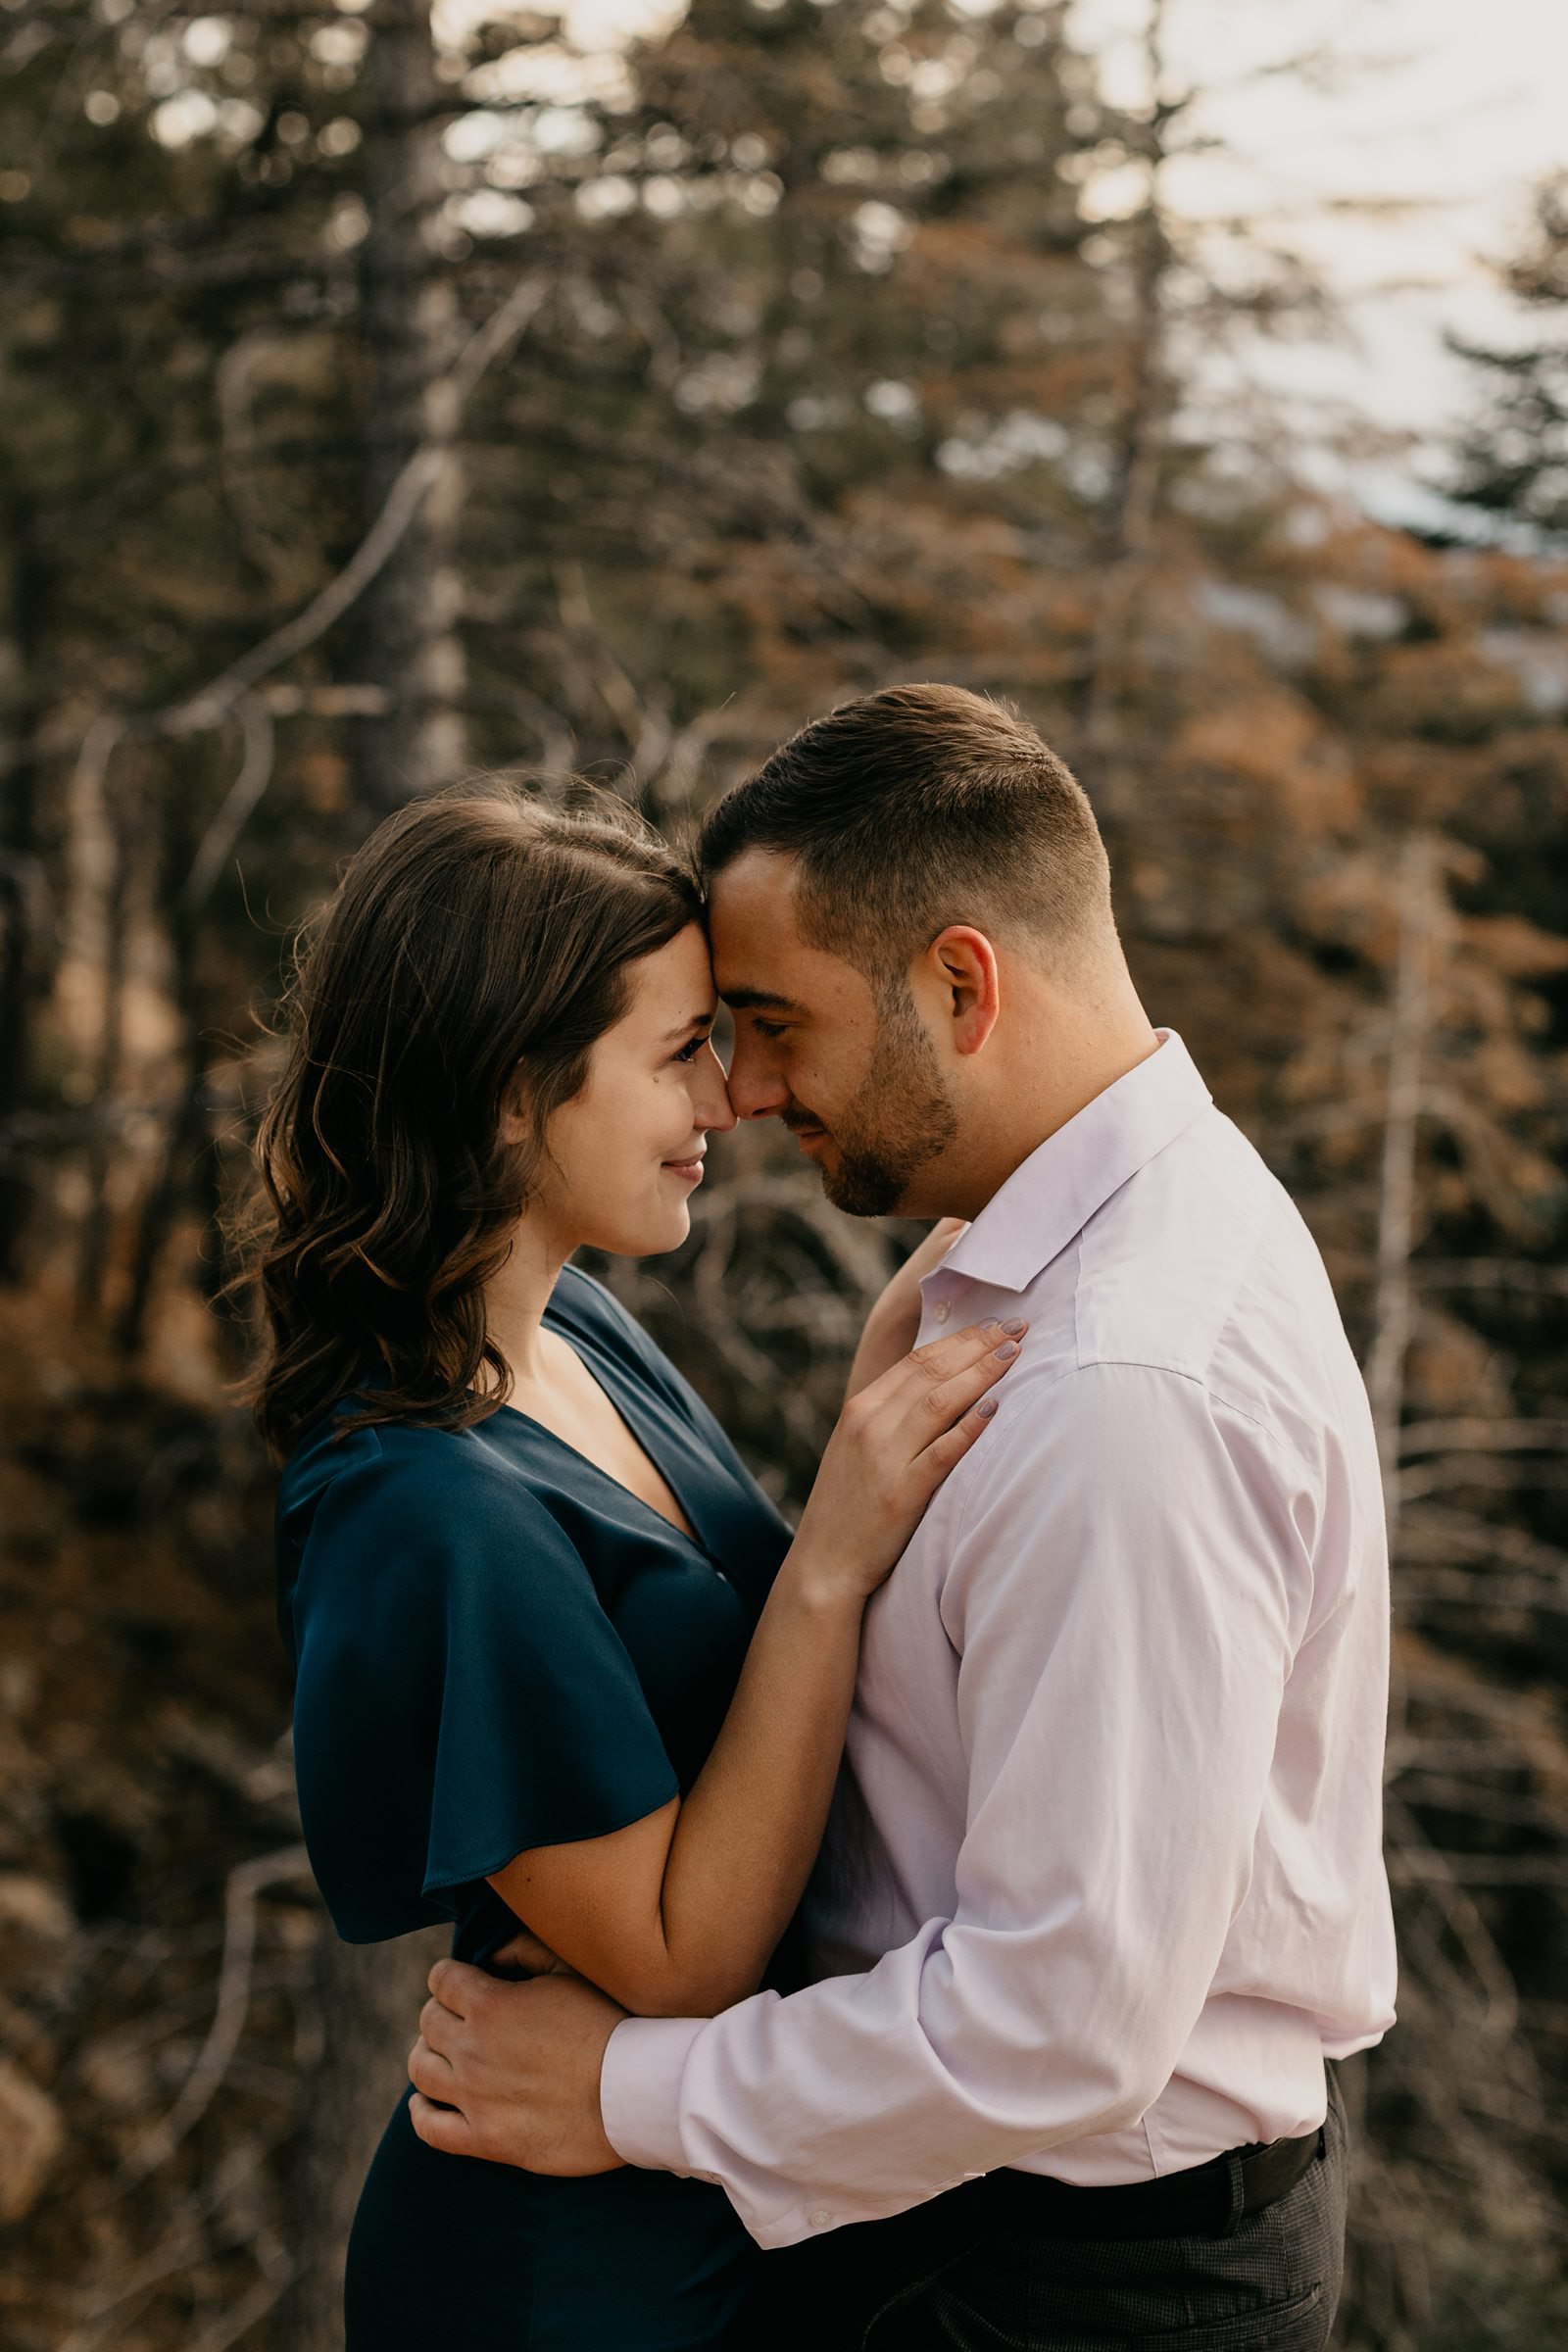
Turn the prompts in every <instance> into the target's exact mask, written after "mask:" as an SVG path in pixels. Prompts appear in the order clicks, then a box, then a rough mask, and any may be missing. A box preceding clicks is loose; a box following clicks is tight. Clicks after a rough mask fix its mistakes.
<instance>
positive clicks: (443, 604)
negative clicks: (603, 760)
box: [354, 0, 465, 822]
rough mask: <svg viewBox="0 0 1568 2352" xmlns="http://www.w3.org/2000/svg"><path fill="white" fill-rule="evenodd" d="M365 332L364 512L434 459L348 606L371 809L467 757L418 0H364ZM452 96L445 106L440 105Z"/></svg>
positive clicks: (422, 786)
mask: <svg viewBox="0 0 1568 2352" xmlns="http://www.w3.org/2000/svg"><path fill="white" fill-rule="evenodd" d="M366 23H367V25H368V28H369V35H370V44H369V49H368V53H367V57H366V67H365V80H364V90H365V102H366V112H365V133H366V183H365V192H366V201H367V203H368V208H369V228H368V233H367V235H366V239H365V244H364V247H363V249H362V264H361V268H362V276H361V298H362V333H363V339H364V349H365V356H366V362H367V368H368V384H367V410H366V459H365V513H366V517H367V519H368V518H369V517H370V516H372V515H376V514H378V513H379V511H380V509H381V506H382V503H383V501H384V500H385V498H386V495H387V492H388V490H389V489H390V487H391V485H392V482H393V481H394V479H395V478H396V476H397V474H398V473H399V472H400V470H401V469H402V467H403V466H406V465H407V463H408V461H409V460H410V458H412V457H413V456H414V455H415V453H416V451H417V450H420V449H424V450H428V451H430V452H432V453H433V454H434V456H435V458H436V461H437V463H436V465H435V466H434V469H433V479H432V481H431V483H430V486H429V488H428V489H427V490H426V491H425V494H424V497H423V499H422V501H421V503H420V507H419V512H418V513H417V515H416V517H415V519H414V521H413V523H412V524H411V526H410V527H409V529H408V530H407V532H405V534H404V536H403V538H402V540H401V541H400V543H399V545H398V547H397V548H396V550H395V551H394V553H393V555H392V557H391V559H390V561H389V562H388V563H387V564H385V566H384V567H383V569H382V570H381V571H380V573H379V574H378V575H377V577H376V579H375V580H374V581H373V582H372V583H371V585H370V587H369V588H368V590H367V592H366V595H365V597H364V600H363V602H362V604H361V607H360V613H359V624H358V629H357V632H356V634H357V638H358V645H357V649H356V651H357V655H358V660H357V662H356V665H355V670H354V674H355V675H356V676H357V677H362V678H364V679H365V680H366V681H367V682H368V684H369V685H371V686H375V687H379V688H380V689H381V690H382V691H383V693H384V694H385V696H386V698H387V701H386V710H385V714H384V715H383V716H381V717H375V718H368V719H366V720H364V721H363V722H362V723H361V725H360V726H359V727H358V728H357V729H356V734H355V746H356V749H355V781H356V787H357V792H358V797H359V800H360V804H361V807H362V808H363V809H364V811H365V814H366V816H367V817H368V819H369V820H370V821H372V822H374V821H376V820H378V819H379V818H380V817H382V816H385V815H386V814H388V813H389V811H390V810H392V809H398V808H401V807H402V805H403V804H404V802H405V801H407V800H409V799H411V798H412V797H414V796H415V795H417V794H418V793H421V792H428V791H429V790H430V789H431V787H432V786H434V785H436V784H439V783H441V782H442V781H443V780H444V779H445V778H447V777H448V776H450V775H453V774H454V773H456V772H457V771H458V770H459V769H460V768H461V766H462V762H463V758H464V737H463V719H462V701H463V692H464V683H465V671H464V654H463V644H462V639H461V637H460V636H459V633H458V621H459V615H460V613H461V607H462V597H461V590H460V584H459V578H458V572H457V568H456V564H455V562H454V540H455V534H456V527H457V518H458V513H459V508H460V505H461V500H462V470H461V462H460V457H459V446H458V426H459V398H458V394H457V390H456V387H455V386H454V385H453V384H452V383H451V381H450V374H451V369H452V365H453V361H454V359H455V357H456V354H457V350H458V347H459V342H460V336H461V319H460V315H459V306H458V297H457V289H456V286H455V285H454V283H453V277H452V271H451V268H450V266H449V265H448V263H447V262H446V261H445V260H444V258H443V256H442V253H441V250H440V245H439V233H440V215H441V205H442V200H443V195H444V189H443V185H442V175H441V162H442V149H441V123H442V119H443V118H442V112H441V110H442V108H443V107H444V106H446V105H447V104H448V101H447V96H446V93H445V92H444V90H443V88H442V85H441V83H440V81H439V80H438V78H437V76H436V72H435V56H434V51H433V49H432V46H431V38H430V11H429V6H428V0H376V5H375V6H374V7H373V8H372V9H371V10H370V12H369V14H368V17H367V19H366ZM449 111H450V110H449Z"/></svg>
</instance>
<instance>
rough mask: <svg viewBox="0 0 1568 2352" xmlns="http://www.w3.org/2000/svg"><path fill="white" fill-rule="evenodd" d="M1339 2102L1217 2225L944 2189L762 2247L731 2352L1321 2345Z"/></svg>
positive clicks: (1329, 2305) (1339, 2268) (1338, 2197)
mask: <svg viewBox="0 0 1568 2352" xmlns="http://www.w3.org/2000/svg"><path fill="white" fill-rule="evenodd" d="M1347 2171H1348V2165H1347V2150H1346V2127H1345V2108H1344V2105H1343V2102H1342V2101H1341V2098H1340V2095H1339V2090H1338V2087H1337V2085H1336V2084H1335V2082H1334V2079H1333V2070H1332V2068H1331V2069H1330V2076H1329V2116H1328V2125H1327V2129H1326V2131H1325V2135H1324V2153H1323V2156H1322V2157H1321V2159H1320V2160H1319V2161H1318V2162H1316V2163H1314V2164H1313V2165H1312V2166H1311V2167H1310V2169H1309V2170H1308V2171H1307V2172H1306V2173H1305V2175H1304V2176H1303V2177H1302V2179H1301V2180H1299V2181H1298V2182H1297V2184H1296V2186H1295V2187H1294V2188H1293V2189H1291V2190H1290V2191H1289V2193H1288V2194H1287V2195H1285V2196H1283V2197H1281V2198H1280V2199H1279V2201H1278V2202H1277V2203H1276V2204H1273V2205H1269V2206H1266V2207H1265V2208H1264V2209H1263V2211H1262V2212H1261V2213H1253V2214H1247V2215H1245V2216H1244V2217H1243V2218H1242V2220H1241V2221H1240V2222H1239V2223H1238V2224H1237V2226H1236V2228H1235V2229H1232V2230H1230V2231H1229V2232H1226V2233H1224V2234H1217V2235H1213V2236H1201V2237H1200V2236H1194V2237H1162V2238H1133V2239H1121V2240H1109V2241H1107V2240H1103V2239H1080V2238H1061V2237H1043V2236H1035V2235H1032V2234H1025V2233H1024V2232H1022V2231H1018V2230H1012V2229H1008V2230H1000V2229H979V2230H977V2229H973V2228H972V2227H968V2226H956V2225H954V2224H951V2223H950V2221H949V2219H948V2217H947V2215H946V2214H945V2213H944V2210H943V2209H944V2207H945V2205H946V2204H947V2200H946V2199H945V2198H941V2197H938V2198H935V2199H933V2201H932V2202H931V2203H930V2204H928V2205H922V2206H917V2207H916V2208H915V2209H914V2210H913V2211H912V2212H910V2213H907V2214H899V2215H897V2216H895V2218H894V2219H893V2220H892V2221H887V2222H866V2223H861V2224H859V2225H858V2227H854V2228H851V2229H838V2230H835V2231H834V2232H833V2234H832V2236H831V2237H827V2238H818V2239H814V2240H810V2241H808V2243H806V2244H804V2245H802V2246H799V2247H795V2246H792V2247H789V2248H787V2249H785V2250H784V2251H783V2252H781V2253H776V2254H768V2255H766V2256H764V2257H763V2259H762V2261H761V2263H760V2266H759V2269H760V2285H759V2290H758V2294H757V2297H756V2300H755V2303H754V2306H753V2309H752V2312H751V2313H750V2315H749V2324H748V2325H746V2326H745V2327H743V2330H742V2333H741V2334H740V2336H738V2338H737V2352H740V2347H742V2346H744V2352H1109V2347H1111V2346H1112V2345H1117V2346H1123V2347H1130V2348H1131V2352H1322V2348H1323V2346H1325V2345H1326V2344H1327V2342H1328V2339H1329V2330H1330V2328H1331V2327H1332V2326H1333V2324H1334V2311H1335V2306H1336V2304H1337V2303H1338V2301H1339V2296H1340V2281H1341V2278H1342V2275H1343V2271H1344V2265H1345V2205H1346V2177H1347Z"/></svg>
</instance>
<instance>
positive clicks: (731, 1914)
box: [639, 1544, 863, 2016]
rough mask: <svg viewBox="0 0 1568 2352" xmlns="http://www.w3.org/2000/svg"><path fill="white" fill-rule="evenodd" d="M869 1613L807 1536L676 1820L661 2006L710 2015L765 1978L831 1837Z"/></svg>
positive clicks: (775, 1594) (666, 1890)
mask: <svg viewBox="0 0 1568 2352" xmlns="http://www.w3.org/2000/svg"><path fill="white" fill-rule="evenodd" d="M862 1614H863V1604H862V1603H861V1602H860V1601H859V1600H858V1599H853V1598H851V1597H849V1596H847V1595H846V1593H845V1591H844V1589H843V1581H842V1579H830V1578H827V1577H822V1576H818V1575H817V1574H816V1573H815V1571H814V1569H813V1566H812V1563H811V1561H810V1559H809V1557H804V1558H803V1557H802V1556H801V1546H800V1545H799V1544H797V1545H796V1547H795V1549H794V1550H792V1551H791V1553H790V1555H789V1557H788V1558H787V1559H786V1561H785V1563H784V1565H783V1567H782V1568H781V1569H780V1571H779V1574H778V1577H777V1580H776V1581H775V1583H774V1586H773V1590H772V1593H771V1594H770V1595H769V1597H768V1601H767V1605H766V1607H765V1608H764V1609H763V1611H762V1615H761V1619H760V1623H759V1625H758V1628H757V1632H756V1634H755V1635H754V1636H753V1638H752V1645H751V1649H750V1651H749V1653H748V1655H747V1660H746V1665H745V1668H744V1670H743V1672H742V1675H741V1679H740V1683H739V1685H738V1687H737V1689H736V1692H735V1696H734V1698H733V1700H732V1701H731V1704H730V1709H729V1713H728V1715H727V1716H726V1717H725V1719H724V1723H723V1726H722V1728H721V1730H720V1732H719V1735H718V1738H717V1739H716V1740H715V1741H714V1743H713V1747H712V1752H711V1755H710V1756H709V1759H708V1762H707V1764H706V1765H705V1766H704V1768H703V1771H702V1773H701V1775H700V1777H699V1779H698V1780H697V1782H696V1784H695V1786H694V1787H693V1789H692V1790H691V1792H690V1794H689V1795H688V1796H687V1798H686V1800H685V1802H684V1803H683V1804H682V1806H681V1809H680V1814H679V1817H678V1819H677V1821H676V1824H675V1831H674V1836H673V1837H672V1838H671V1840H670V1848H669V1859H668V1863H667V1865H666V1867H665V1873H664V1885H663V1891H662V1902H661V1911H662V1928H663V1936H662V1942H663V1955H662V1967H661V1968H660V1970H659V1974H660V1975H661V1976H665V1977H667V1984H666V1985H665V1986H664V1994H665V1997H664V1998H663V1999H662V2000H661V2001H660V2002H659V2004H658V2005H659V2006H660V2007H662V2008H665V2009H667V2010H669V2011H670V2012H672V2013H674V2014H685V2015H694V2016H706V2015H709V2014H711V2013H712V2012H714V2011H716V2010H718V2009H722V2008H725V2007H727V2006H728V2005H729V2003H730V2002H731V2001H736V2000H740V1999H742V1998H743V1997H744V1996H745V1995H746V1994H747V1993H749V1992H753V1991H755V1990H756V1988H757V1985H758V1983H759V1981H760V1978H761V1975H762V1971H763V1970H764V1968H765V1967H766V1965H767V1962H768V1958H769V1956H770V1954H771V1953H772V1950H773V1947H774V1945H775V1944H776V1943H777V1942H778V1939H779V1937H780V1936H781V1935H782V1934H783V1932H784V1930H785V1928H786V1926H787V1925H788V1924H789V1920H790V1916H791V1914H792V1912H793V1911H794V1909H795V1906H796V1904H797V1903H798V1902H799V1901H800V1899H801V1895H802V1893H803V1892H804V1891H805V1887H806V1882H807V1879H808V1877H809V1873H810V1869H811V1864H812V1862H813V1861H814V1859H815V1856H816V1850H817V1847H818V1845H819V1844H820V1843H821V1839H822V1832H823V1829H824V1827H825V1826H826V1822H827V1814H828V1806H829V1804H830V1803H831V1801H832V1796H833V1785H834V1781H835V1779H836V1777H837V1773H838V1766H839V1757H840V1755H841V1753H842V1750H843V1746H844V1734H845V1729H846V1727H847V1725H848V1723H849V1716H850V1702H851V1700H852V1698H853V1696H854V1693H855V1673H856V1665H857V1662H858V1655H859V1641H860V1619H861V1616H862ZM648 1989H649V1990H650V1991H651V1992H652V1991H654V1990H655V1987H654V1986H653V1985H650V1986H649V1987H648ZM639 2006H641V2004H639Z"/></svg>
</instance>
